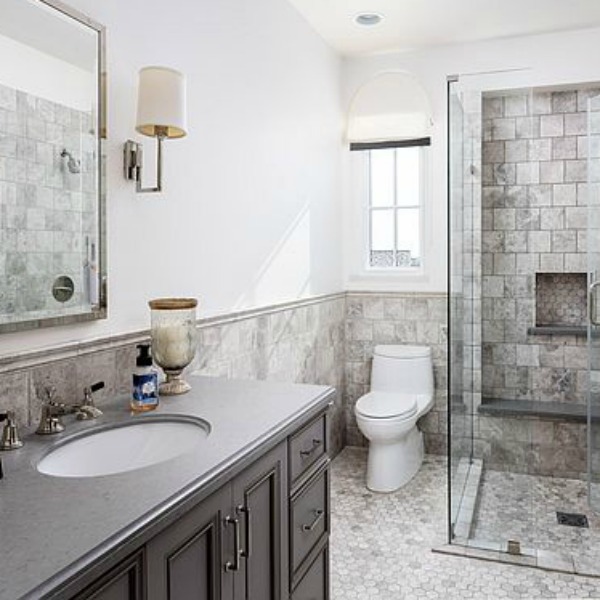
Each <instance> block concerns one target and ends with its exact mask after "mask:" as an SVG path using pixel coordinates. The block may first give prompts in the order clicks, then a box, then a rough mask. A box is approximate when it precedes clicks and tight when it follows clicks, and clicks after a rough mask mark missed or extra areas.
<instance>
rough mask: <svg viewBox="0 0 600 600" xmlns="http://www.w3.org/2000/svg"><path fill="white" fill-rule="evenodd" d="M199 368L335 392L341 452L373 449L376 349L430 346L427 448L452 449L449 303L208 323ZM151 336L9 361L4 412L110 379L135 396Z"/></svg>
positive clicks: (111, 391) (24, 414) (396, 302)
mask: <svg viewBox="0 0 600 600" xmlns="http://www.w3.org/2000/svg"><path fill="white" fill-rule="evenodd" d="M198 330H199V331H198V334H199V335H198V337H199V345H198V353H197V358H196V360H195V362H194V364H193V365H192V366H191V367H190V368H191V369H193V370H194V371H195V372H197V373H200V374H203V375H209V376H217V377H230V378H242V379H243V378H247V379H270V380H278V381H295V382H302V383H320V384H328V385H332V386H334V387H335V388H337V389H338V390H339V392H340V393H339V395H338V399H337V401H336V408H335V410H334V412H333V418H332V442H333V443H332V446H333V450H334V453H337V452H338V451H339V450H340V449H341V448H342V447H343V446H344V445H346V444H348V445H359V446H360V445H364V444H365V440H364V439H363V438H362V435H361V434H360V433H359V431H358V429H357V427H356V421H355V418H354V413H353V410H352V409H353V406H354V403H355V402H356V399H357V398H358V397H360V396H361V395H362V394H363V393H365V392H366V391H367V390H368V386H369V377H370V361H371V357H372V350H373V346H374V345H375V344H391V343H395V344H426V345H431V346H432V348H433V352H434V364H435V377H436V404H435V407H434V408H433V410H432V411H431V413H430V414H429V415H427V416H425V417H424V418H423V419H422V421H421V427H422V428H423V430H424V431H425V440H426V445H427V450H428V451H429V452H434V453H436V454H444V453H445V452H446V434H445V431H446V354H447V351H446V296H445V295H444V294H437V295H436V294H397V293H386V294H383V293H367V292H365V293H354V292H353V293H348V294H345V293H340V294H332V295H327V296H321V297H316V298H312V299H307V300H299V301H296V302H290V303H286V304H283V305H278V306H273V307H266V308H262V309H256V310H248V311H244V312H240V313H234V314H229V315H226V316H223V317H215V318H212V319H204V320H201V321H200V322H199V325H198ZM147 338H148V333H147V332H138V333H136V334H126V335H122V336H115V337H112V338H106V339H103V340H97V341H91V342H83V343H80V344H70V345H67V346H64V347H61V348H57V349H54V350H50V351H38V352H33V353H25V354H23V355H20V356H6V357H1V358H0V409H5V408H9V409H14V410H15V412H16V415H17V420H18V422H19V424H21V425H22V426H29V425H34V424H35V423H36V422H37V420H38V418H39V414H40V410H41V405H40V399H39V393H40V392H41V390H42V389H43V387H44V386H53V387H55V388H56V390H57V393H58V395H59V396H60V397H61V398H63V399H64V400H65V401H66V402H76V401H78V400H80V399H81V397H82V391H83V388H84V387H85V386H87V385H89V384H90V383H93V382H95V381H99V380H102V381H104V382H105V384H106V387H105V388H104V390H102V391H100V392H98V393H97V396H98V398H97V402H98V405H99V406H102V403H103V401H104V399H105V398H107V397H110V396H114V395H115V394H123V395H125V394H128V393H129V392H130V389H131V373H132V369H133V366H134V363H135V354H136V351H135V345H136V344H138V343H140V342H141V341H146V340H147Z"/></svg>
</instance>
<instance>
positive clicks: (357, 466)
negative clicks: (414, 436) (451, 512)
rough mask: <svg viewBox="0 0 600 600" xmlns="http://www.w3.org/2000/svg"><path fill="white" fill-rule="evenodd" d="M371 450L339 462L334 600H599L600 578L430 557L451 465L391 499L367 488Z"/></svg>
mask: <svg viewBox="0 0 600 600" xmlns="http://www.w3.org/2000/svg"><path fill="white" fill-rule="evenodd" d="M366 456H367V455H366V451H365V449H362V448H346V449H344V450H343V451H342V452H341V453H340V454H339V455H338V456H337V457H336V459H335V460H334V461H333V465H332V484H331V508H332V524H331V528H332V534H331V587H332V600H403V599H407V600H412V599H415V600H421V599H426V598H431V599H438V598H439V599H440V600H442V599H443V600H459V599H460V600H462V599H466V598H473V599H481V600H484V599H486V600H487V599H489V600H496V599H499V598H519V599H521V600H527V599H529V598H556V599H560V600H576V599H579V598H600V580H598V579H592V578H587V577H581V576H577V575H567V574H561V573H552V572H548V571H542V570H540V569H531V568H527V567H518V566H512V565H506V564H499V563H494V562H486V561H481V560H476V559H469V558H464V557H455V556H448V555H444V554H436V553H433V552H431V549H432V548H433V547H435V546H441V545H442V544H444V543H445V542H446V539H445V531H446V460H445V459H444V458H442V457H437V456H429V455H428V456H426V458H425V462H424V464H423V467H422V468H421V470H420V472H419V473H418V474H417V476H416V477H415V478H414V479H413V480H412V481H411V482H410V483H409V484H408V485H407V486H406V487H404V488H403V489H401V490H399V491H398V492H395V493H393V494H374V493H372V492H369V490H367V489H366V487H365V485H364V474H365V468H366Z"/></svg>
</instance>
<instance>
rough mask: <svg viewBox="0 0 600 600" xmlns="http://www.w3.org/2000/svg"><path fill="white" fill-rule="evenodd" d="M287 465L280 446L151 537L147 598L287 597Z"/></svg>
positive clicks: (264, 599)
mask: <svg viewBox="0 0 600 600" xmlns="http://www.w3.org/2000/svg"><path fill="white" fill-rule="evenodd" d="M286 482H287V463H286V449H285V444H284V443H282V444H280V445H279V446H277V447H275V448H274V449H273V450H271V451H270V452H268V453H267V454H265V455H264V456H263V457H262V458H260V459H259V460H258V461H256V462H255V463H253V464H252V465H251V466H250V467H248V468H247V469H246V470H244V471H243V472H242V473H240V474H239V475H238V476H237V477H236V478H235V479H234V480H233V481H232V482H231V483H229V484H226V485H225V486H224V487H223V488H221V489H220V490H219V491H218V492H216V493H215V494H213V495H212V496H210V497H209V498H208V499H207V500H204V501H203V502H201V503H200V504H199V505H198V506H196V507H195V508H193V509H192V510H191V511H189V512H188V513H186V514H185V515H184V516H183V517H182V518H180V519H179V520H178V521H176V522H175V523H174V524H173V525H171V526H170V527H168V528H167V529H166V530H165V531H164V532H162V533H160V534H158V535H157V536H156V537H155V538H154V539H152V540H151V541H150V542H149V543H148V544H147V547H146V573H147V596H146V597H147V599H148V600H191V599H192V598H193V600H284V599H285V598H286V595H285V592H286V587H285V586H286V585H287V569H285V568H284V567H285V565H287V542H286V540H287V511H286V503H285V501H284V499H285V497H286V488H285V485H286Z"/></svg>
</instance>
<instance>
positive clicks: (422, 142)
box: [350, 138, 431, 277]
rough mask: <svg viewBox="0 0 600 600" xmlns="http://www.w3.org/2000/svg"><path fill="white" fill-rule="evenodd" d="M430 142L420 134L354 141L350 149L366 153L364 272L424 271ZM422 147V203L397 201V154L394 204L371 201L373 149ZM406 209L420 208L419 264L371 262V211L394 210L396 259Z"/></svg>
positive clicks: (420, 185)
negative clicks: (402, 213)
mask: <svg viewBox="0 0 600 600" xmlns="http://www.w3.org/2000/svg"><path fill="white" fill-rule="evenodd" d="M430 145H431V138H419V139H415V140H402V141H397V142H380V143H365V144H351V145H350V150H352V151H361V154H364V156H363V161H362V162H363V168H364V176H363V178H362V179H363V182H364V187H363V190H362V192H361V194H360V195H361V199H362V200H361V205H362V210H361V215H362V219H361V220H362V230H363V235H362V248H361V252H360V253H361V256H362V269H363V272H364V274H365V275H369V274H370V275H388V276H394V275H395V276H398V275H402V276H408V277H410V276H421V275H423V274H424V273H425V267H426V253H425V246H426V243H425V235H426V220H427V219H428V215H427V212H428V211H427V207H428V201H427V199H428V196H429V190H428V188H427V186H428V166H429V148H428V147H429V146H430ZM412 147H419V204H418V205H409V206H401V205H398V203H397V183H398V180H397V168H398V163H397V159H396V157H394V204H393V205H391V206H376V207H374V206H372V203H371V189H372V187H371V151H373V150H382V149H394V150H395V151H397V150H398V149H402V148H412ZM407 209H413V210H414V209H418V211H419V213H418V214H419V254H420V264H419V266H415V267H411V266H398V265H393V266H389V267H382V266H372V265H371V249H372V244H371V242H372V227H371V219H372V214H373V213H374V212H375V211H391V212H393V215H394V216H393V218H394V260H396V259H397V255H396V254H395V253H396V252H397V251H398V248H397V245H398V228H397V219H398V214H399V211H401V210H407Z"/></svg>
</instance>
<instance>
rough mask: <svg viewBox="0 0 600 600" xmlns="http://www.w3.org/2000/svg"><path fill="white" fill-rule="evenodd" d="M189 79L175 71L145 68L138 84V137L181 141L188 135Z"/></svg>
mask: <svg viewBox="0 0 600 600" xmlns="http://www.w3.org/2000/svg"><path fill="white" fill-rule="evenodd" d="M185 88H186V86H185V77H184V75H183V74H182V73H180V72H179V71H176V70H175V69H169V68H166V67H145V68H143V69H141V70H140V77H139V84H138V104H137V120H136V126H135V129H136V131H137V132H138V133H141V134H143V135H147V136H150V137H156V136H158V135H162V136H164V137H167V138H180V137H183V136H185V135H186V134H187V114H186V93H185Z"/></svg>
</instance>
